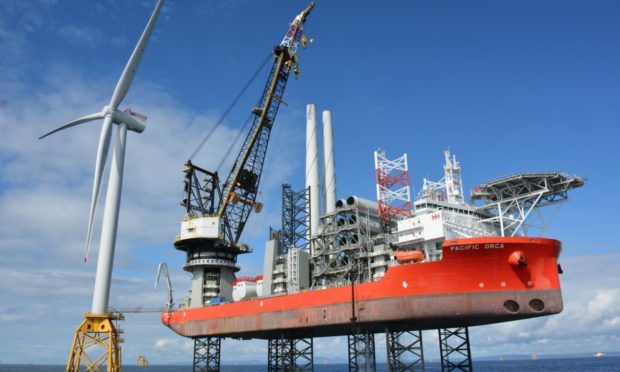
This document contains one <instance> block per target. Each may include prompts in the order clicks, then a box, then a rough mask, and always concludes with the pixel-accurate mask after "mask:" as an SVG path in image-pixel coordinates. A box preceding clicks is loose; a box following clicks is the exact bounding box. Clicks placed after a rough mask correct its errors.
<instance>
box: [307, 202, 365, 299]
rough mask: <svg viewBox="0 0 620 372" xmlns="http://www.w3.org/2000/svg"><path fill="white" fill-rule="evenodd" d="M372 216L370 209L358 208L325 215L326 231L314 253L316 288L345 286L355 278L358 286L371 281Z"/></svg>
mask: <svg viewBox="0 0 620 372" xmlns="http://www.w3.org/2000/svg"><path fill="white" fill-rule="evenodd" d="M372 217H373V216H370V215H369V212H368V210H366V209H360V208H358V207H357V206H350V207H345V208H341V209H338V210H336V211H335V212H334V213H331V214H328V215H324V216H321V221H322V224H323V231H322V232H321V234H320V235H319V236H318V237H317V240H316V242H317V244H316V246H315V247H314V249H313V252H312V261H313V263H314V270H313V273H312V286H313V287H330V286H339V285H345V284H347V283H348V282H349V280H350V278H351V275H354V279H355V282H357V283H364V282H367V281H369V280H370V278H371V267H370V261H371V257H370V252H371V251H372V246H373V244H374V243H373V241H372V239H371V226H370V223H371V222H372ZM374 218H375V219H376V216H374Z"/></svg>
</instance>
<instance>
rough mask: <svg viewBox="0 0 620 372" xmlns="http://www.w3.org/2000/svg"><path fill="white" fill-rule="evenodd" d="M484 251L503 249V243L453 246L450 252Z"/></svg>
mask: <svg viewBox="0 0 620 372" xmlns="http://www.w3.org/2000/svg"><path fill="white" fill-rule="evenodd" d="M480 248H482V249H503V248H504V244H503V243H487V244H466V245H453V246H451V247H450V251H477V250H480Z"/></svg>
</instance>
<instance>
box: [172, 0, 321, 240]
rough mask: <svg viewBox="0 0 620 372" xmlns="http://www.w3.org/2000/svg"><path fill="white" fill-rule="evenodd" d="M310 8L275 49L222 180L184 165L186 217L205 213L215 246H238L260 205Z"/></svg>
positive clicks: (215, 175)
mask: <svg viewBox="0 0 620 372" xmlns="http://www.w3.org/2000/svg"><path fill="white" fill-rule="evenodd" d="M313 7H314V3H312V4H310V5H309V6H308V7H307V8H306V9H305V10H304V11H302V12H301V13H300V14H299V15H298V16H297V17H296V18H295V19H294V20H293V22H292V23H291V24H290V28H289V30H288V32H287V34H286V35H285V39H284V40H283V42H282V43H281V44H280V45H277V46H276V47H274V50H273V52H274V60H273V64H272V66H271V69H270V73H269V78H268V79H267V83H266V84H265V87H264V89H263V91H262V94H261V96H260V99H259V101H258V104H257V105H256V107H254V108H253V109H252V110H251V111H252V113H253V114H254V115H253V118H251V121H250V123H251V127H250V129H249V131H248V132H247V135H246V137H245V140H244V142H243V144H242V146H241V150H240V151H239V153H238V155H237V158H236V159H235V162H234V163H233V164H234V165H233V167H232V170H231V172H230V174H229V176H228V178H227V179H226V182H224V183H223V184H220V183H219V178H218V174H217V172H215V173H212V172H208V171H206V170H204V169H201V168H199V167H196V166H194V165H193V164H192V163H191V161H188V162H187V163H186V165H185V168H184V173H185V179H184V195H185V199H184V200H183V201H182V202H181V205H182V206H183V207H185V209H186V212H187V217H186V219H187V220H188V221H189V220H191V219H193V218H195V217H198V216H201V217H205V218H206V220H203V221H206V222H205V223H207V225H208V226H209V229H210V230H209V232H208V233H205V234H206V235H204V238H207V239H214V242H215V241H217V242H215V244H217V245H218V246H222V245H223V246H228V247H231V248H232V247H236V246H237V243H238V241H239V238H240V236H241V233H242V231H243V228H244V227H245V224H246V222H247V219H248V217H249V215H250V212H251V211H252V209H255V210H256V211H257V212H258V211H260V209H261V208H262V204H261V203H259V202H257V201H256V197H257V195H258V187H259V184H260V179H261V175H262V171H263V165H264V161H265V156H266V152H267V147H268V144H269V138H270V135H271V128H272V127H273V124H274V122H275V118H276V115H277V113H278V109H279V106H280V104H281V103H283V104H285V105H286V102H284V100H283V95H284V90H285V87H286V83H287V81H288V77H289V75H290V72H291V71H294V72H295V76H296V77H297V76H298V75H299V69H298V66H297V54H296V51H297V45H298V44H299V43H300V41H301V43H302V46H304V47H305V40H306V39H305V37H303V38H302V36H303V25H304V23H305V21H306V17H307V16H308V14H309V13H310V11H311V10H312V8H313ZM188 224H191V223H190V222H188ZM207 225H205V226H207ZM188 228H189V227H188Z"/></svg>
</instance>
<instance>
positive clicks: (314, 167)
mask: <svg viewBox="0 0 620 372" xmlns="http://www.w3.org/2000/svg"><path fill="white" fill-rule="evenodd" d="M306 188H309V189H310V210H309V211H308V214H309V216H310V217H309V221H308V222H309V225H310V231H309V233H308V241H310V240H311V238H312V236H316V234H317V233H318V227H319V215H320V213H321V212H320V205H321V204H320V203H321V198H320V194H319V193H320V191H319V138H318V133H317V126H316V111H315V108H314V104H312V103H309V104H308V105H307V106H306Z"/></svg>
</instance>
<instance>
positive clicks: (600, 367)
mask: <svg viewBox="0 0 620 372" xmlns="http://www.w3.org/2000/svg"><path fill="white" fill-rule="evenodd" d="M473 365H474V371H476V372H500V371H501V372H516V371H519V372H521V371H527V372H548V371H563V372H577V371H579V372H612V371H613V372H620V357H605V358H593V357H590V358H570V359H538V360H503V361H474V364H473ZM64 370H65V366H62V365H36V364H34V365H33V364H30V365H27V364H0V372H31V371H32V372H61V371H64ZM191 370H192V368H191V366H189V365H177V366H149V367H136V366H123V371H125V372H188V371H191ZM266 370H267V368H266V367H265V366H258V365H235V366H232V365H225V366H222V368H221V371H222V372H236V371H239V372H254V371H266ZM347 370H348V366H347V365H346V364H319V365H315V366H314V371H315V372H337V371H347ZM387 370H388V368H387V365H385V364H378V365H377V372H379V371H387ZM426 371H427V372H438V371H441V365H440V364H439V363H438V362H435V363H426Z"/></svg>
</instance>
